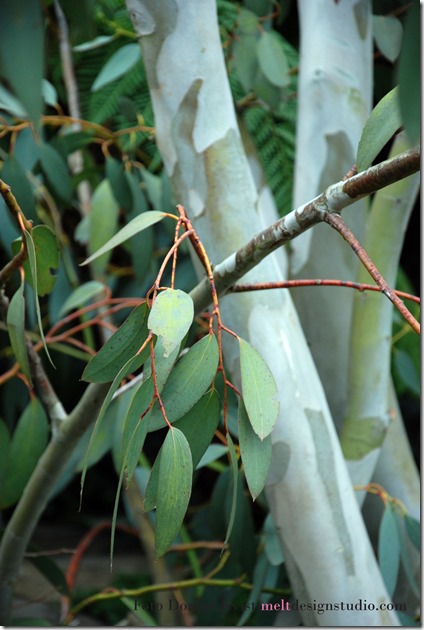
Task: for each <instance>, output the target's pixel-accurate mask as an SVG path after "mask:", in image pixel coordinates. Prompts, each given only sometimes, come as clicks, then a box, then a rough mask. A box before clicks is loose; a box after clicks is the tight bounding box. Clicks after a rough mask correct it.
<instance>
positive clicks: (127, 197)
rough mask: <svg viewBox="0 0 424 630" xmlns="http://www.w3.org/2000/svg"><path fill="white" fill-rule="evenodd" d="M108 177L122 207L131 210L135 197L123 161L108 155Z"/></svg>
mask: <svg viewBox="0 0 424 630" xmlns="http://www.w3.org/2000/svg"><path fill="white" fill-rule="evenodd" d="M106 177H107V178H108V180H109V183H110V187H111V189H112V192H113V195H114V197H115V199H116V201H117V202H118V204H119V205H120V207H121V208H125V209H126V210H130V209H131V207H132V202H133V198H132V194H131V189H130V186H129V184H128V180H127V177H126V172H125V169H124V166H123V164H122V162H120V161H118V160H115V158H113V157H108V158H107V159H106Z"/></svg>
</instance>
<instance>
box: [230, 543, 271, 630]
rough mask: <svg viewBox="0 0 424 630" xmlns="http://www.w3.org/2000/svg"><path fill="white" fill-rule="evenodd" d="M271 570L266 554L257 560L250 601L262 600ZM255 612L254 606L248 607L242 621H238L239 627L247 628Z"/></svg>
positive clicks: (243, 613) (242, 615)
mask: <svg viewBox="0 0 424 630" xmlns="http://www.w3.org/2000/svg"><path fill="white" fill-rule="evenodd" d="M269 569H270V565H269V562H268V558H267V557H266V555H265V554H264V553H262V554H261V555H260V556H259V558H258V560H257V563H256V567H255V571H254V573H253V584H252V586H253V588H252V590H251V591H250V594H249V598H250V600H249V601H252V602H257V601H259V599H260V598H261V595H262V588H263V586H264V584H265V580H266V577H267V575H268V572H269ZM254 610H255V609H254V607H253V606H246V607H245V609H244V611H243V612H242V614H241V617H240V619H239V620H238V621H237V627H241V626H245V625H246V622H247V621H248V619H249V618H250V617H251V616H252V613H253V612H254Z"/></svg>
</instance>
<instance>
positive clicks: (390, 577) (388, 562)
mask: <svg viewBox="0 0 424 630" xmlns="http://www.w3.org/2000/svg"><path fill="white" fill-rule="evenodd" d="M399 561H400V544H399V534H398V529H397V525H396V515H395V512H394V510H393V508H392V506H391V505H390V504H388V505H386V508H385V510H384V514H383V518H382V519H381V523H380V531H379V535H378V562H379V564H380V569H381V574H382V576H383V580H384V583H385V585H386V588H387V592H388V593H389V595H390V596H392V595H393V593H394V590H395V587H396V582H397V577H398V572H399Z"/></svg>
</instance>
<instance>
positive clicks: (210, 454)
mask: <svg viewBox="0 0 424 630" xmlns="http://www.w3.org/2000/svg"><path fill="white" fill-rule="evenodd" d="M227 452H228V448H227V447H226V446H224V445H223V444H210V445H209V446H208V448H207V449H206V451H205V453H204V455H203V457H202V459H201V460H200V462H199V463H198V464H197V466H196V470H199V468H203V467H204V466H208V464H211V463H212V462H215V461H216V460H217V459H220V458H221V457H222V456H223V455H225V453H227Z"/></svg>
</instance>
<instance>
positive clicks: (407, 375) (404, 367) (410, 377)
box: [393, 349, 421, 396]
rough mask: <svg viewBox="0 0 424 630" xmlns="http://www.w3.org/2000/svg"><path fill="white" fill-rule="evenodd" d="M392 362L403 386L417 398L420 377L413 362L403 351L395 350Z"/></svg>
mask: <svg viewBox="0 0 424 630" xmlns="http://www.w3.org/2000/svg"><path fill="white" fill-rule="evenodd" d="M393 362H394V366H395V368H396V371H397V373H398V376H399V377H400V378H401V379H402V381H403V382H404V384H405V385H406V386H407V388H408V389H410V390H411V391H412V392H413V393H414V394H416V395H417V396H419V395H420V393H421V383H420V377H419V374H418V373H417V370H416V368H415V364H414V361H413V360H412V358H411V357H410V355H409V354H408V353H407V352H405V350H400V349H395V351H394V353H393Z"/></svg>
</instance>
